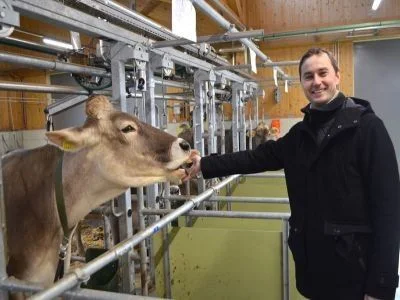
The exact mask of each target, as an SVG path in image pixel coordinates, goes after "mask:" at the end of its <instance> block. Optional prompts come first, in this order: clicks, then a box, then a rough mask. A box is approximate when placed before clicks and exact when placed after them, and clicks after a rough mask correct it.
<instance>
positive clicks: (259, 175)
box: [243, 173, 285, 178]
mask: <svg viewBox="0 0 400 300" xmlns="http://www.w3.org/2000/svg"><path fill="white" fill-rule="evenodd" d="M243 176H244V177H255V178H285V173H257V174H243Z"/></svg>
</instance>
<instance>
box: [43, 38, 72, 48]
mask: <svg viewBox="0 0 400 300" xmlns="http://www.w3.org/2000/svg"><path fill="white" fill-rule="evenodd" d="M43 43H45V44H46V45H51V46H55V47H59V48H64V49H68V50H72V49H73V47H72V45H71V44H68V43H65V42H60V41H57V40H53V39H49V38H43Z"/></svg>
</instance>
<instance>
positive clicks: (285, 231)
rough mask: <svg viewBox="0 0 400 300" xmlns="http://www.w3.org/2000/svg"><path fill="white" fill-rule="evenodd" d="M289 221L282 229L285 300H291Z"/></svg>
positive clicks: (284, 222) (286, 221) (285, 222)
mask: <svg viewBox="0 0 400 300" xmlns="http://www.w3.org/2000/svg"><path fill="white" fill-rule="evenodd" d="M288 238H289V221H288V220H287V219H285V220H284V221H283V228H282V277H283V278H282V283H283V284H282V289H283V300H289V298H290V296H289V251H288V249H289V246H288Z"/></svg>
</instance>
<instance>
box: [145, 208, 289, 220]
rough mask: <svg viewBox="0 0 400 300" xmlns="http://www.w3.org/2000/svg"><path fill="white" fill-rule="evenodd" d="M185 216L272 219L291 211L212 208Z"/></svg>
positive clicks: (152, 212)
mask: <svg viewBox="0 0 400 300" xmlns="http://www.w3.org/2000/svg"><path fill="white" fill-rule="evenodd" d="M173 211H174V210H173V209H145V210H143V214H144V215H168V214H170V213H172V212H173ZM183 215H184V216H194V217H210V218H242V219H272V220H287V219H289V217H290V213H279V212H253V211H223V210H219V211H212V210H193V211H191V212H186V213H184V214H183Z"/></svg>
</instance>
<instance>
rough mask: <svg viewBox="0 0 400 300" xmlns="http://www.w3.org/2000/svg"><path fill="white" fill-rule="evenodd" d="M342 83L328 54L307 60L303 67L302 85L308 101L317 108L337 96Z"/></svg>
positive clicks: (314, 56)
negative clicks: (339, 85) (337, 87)
mask: <svg viewBox="0 0 400 300" xmlns="http://www.w3.org/2000/svg"><path fill="white" fill-rule="evenodd" d="M339 82H340V75H339V72H338V73H336V72H335V69H334V68H333V66H332V63H331V61H330V59H329V57H328V55H327V54H326V53H323V54H321V55H313V56H311V57H309V58H307V59H306V60H305V61H304V63H303V65H302V66H301V85H302V87H303V90H304V94H305V95H306V97H307V99H308V101H310V102H311V103H312V104H314V105H315V106H321V105H324V104H326V103H328V101H329V100H331V99H332V98H333V96H335V94H336V91H337V89H336V86H337V85H338V84H339Z"/></svg>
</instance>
